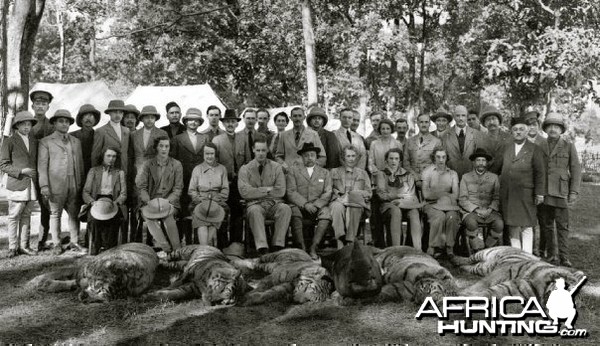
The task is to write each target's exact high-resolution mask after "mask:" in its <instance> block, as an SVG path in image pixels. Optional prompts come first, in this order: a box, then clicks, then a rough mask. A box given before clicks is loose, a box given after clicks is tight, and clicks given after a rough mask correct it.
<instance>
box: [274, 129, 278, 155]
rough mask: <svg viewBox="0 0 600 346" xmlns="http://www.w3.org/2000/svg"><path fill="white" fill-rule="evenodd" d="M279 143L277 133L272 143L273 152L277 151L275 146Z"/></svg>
mask: <svg viewBox="0 0 600 346" xmlns="http://www.w3.org/2000/svg"><path fill="white" fill-rule="evenodd" d="M278 145H279V133H278V134H277V136H275V142H274V143H273V152H275V151H277V146H278Z"/></svg>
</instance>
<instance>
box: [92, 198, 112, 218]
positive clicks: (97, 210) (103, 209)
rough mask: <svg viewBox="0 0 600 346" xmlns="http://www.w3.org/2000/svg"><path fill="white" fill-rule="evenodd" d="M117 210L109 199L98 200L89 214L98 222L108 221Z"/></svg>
mask: <svg viewBox="0 0 600 346" xmlns="http://www.w3.org/2000/svg"><path fill="white" fill-rule="evenodd" d="M118 211H119V208H118V207H117V204H116V203H114V202H113V201H112V200H111V199H110V198H100V199H99V200H97V201H96V202H95V203H94V204H93V205H92V208H91V209H90V213H91V214H92V217H93V218H94V219H96V220H99V221H104V220H110V219H112V218H113V217H114V216H115V215H117V212H118Z"/></svg>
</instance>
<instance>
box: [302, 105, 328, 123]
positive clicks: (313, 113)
mask: <svg viewBox="0 0 600 346" xmlns="http://www.w3.org/2000/svg"><path fill="white" fill-rule="evenodd" d="M314 117H321V118H323V126H325V125H327V120H328V119H327V113H325V110H324V109H323V108H321V107H313V108H311V109H310V111H309V112H308V116H307V117H306V123H307V124H310V119H312V118H314Z"/></svg>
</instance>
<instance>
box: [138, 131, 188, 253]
mask: <svg viewBox="0 0 600 346" xmlns="http://www.w3.org/2000/svg"><path fill="white" fill-rule="evenodd" d="M153 146H154V150H156V157H154V158H152V159H150V160H148V161H145V162H144V163H143V164H142V168H141V169H140V171H139V172H138V175H137V177H136V178H135V185H136V186H137V188H138V190H139V193H140V203H141V205H145V207H143V208H142V217H143V218H144V220H145V221H146V225H147V226H148V231H149V232H150V234H151V235H152V237H153V238H154V240H155V241H156V245H157V246H158V247H160V248H161V249H163V250H164V251H165V252H170V251H172V250H175V249H178V248H179V247H181V243H180V241H179V231H178V230H177V225H176V224H175V218H174V216H175V214H177V212H178V211H179V207H180V204H179V198H180V197H181V190H182V189H183V167H182V166H181V162H179V161H177V160H175V159H174V158H172V157H169V149H170V148H171V141H170V140H169V137H167V136H161V137H158V138H156V139H155V140H154V144H153ZM164 232H166V235H167V237H165V233H164Z"/></svg>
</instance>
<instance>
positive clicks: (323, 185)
mask: <svg viewBox="0 0 600 346" xmlns="http://www.w3.org/2000/svg"><path fill="white" fill-rule="evenodd" d="M286 185H287V200H288V201H289V202H291V203H293V204H295V205H296V206H298V207H300V208H302V206H304V204H306V203H308V202H310V203H313V204H314V205H315V207H317V208H319V209H321V208H323V207H324V206H327V205H328V204H329V201H330V200H331V192H332V181H331V174H330V173H329V171H328V170H327V169H325V168H322V167H319V166H317V165H315V168H314V171H313V174H312V176H310V177H309V176H308V171H307V170H306V167H304V165H302V166H295V167H294V168H292V169H291V170H290V171H289V172H288V174H287V181H286Z"/></svg>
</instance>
